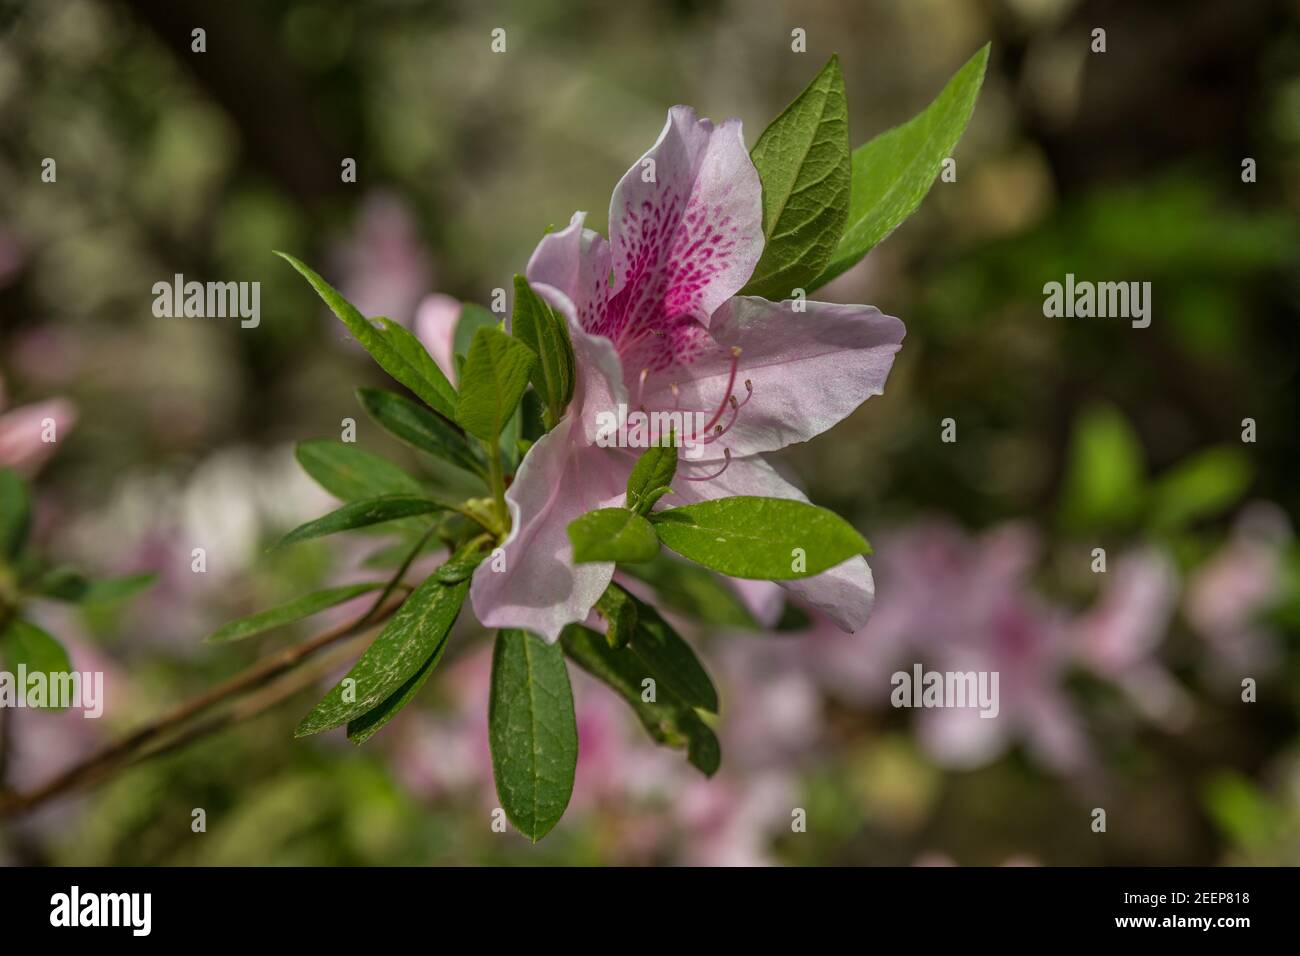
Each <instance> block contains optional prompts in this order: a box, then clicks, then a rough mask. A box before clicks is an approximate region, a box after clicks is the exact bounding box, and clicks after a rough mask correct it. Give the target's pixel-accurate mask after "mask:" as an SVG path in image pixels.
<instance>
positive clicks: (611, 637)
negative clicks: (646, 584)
mask: <svg viewBox="0 0 1300 956" xmlns="http://www.w3.org/2000/svg"><path fill="white" fill-rule="evenodd" d="M636 604H637V602H636V599H635V598H634V597H632V595H630V594H628V593H627V592H626V591H624V590H623V589H622V588H621V587H619V586H618V585H617V584H611V585H610V586H609V587H607V588H605V591H604V593H602V594H601V596H600V597H599V598H598V599H597V601H596V610H597V611H599V612H600V616H601V617H603V618H604V619H605V624H606V629H605V639H606V640H607V641H609V646H610V647H626V646H627V644H628V642H629V641H631V640H632V637H633V636H634V635H635V634H636V621H637V613H636Z"/></svg>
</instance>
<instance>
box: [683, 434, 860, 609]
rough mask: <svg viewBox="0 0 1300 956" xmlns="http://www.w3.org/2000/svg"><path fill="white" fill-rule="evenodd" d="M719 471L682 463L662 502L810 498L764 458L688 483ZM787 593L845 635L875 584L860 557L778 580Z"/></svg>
mask: <svg viewBox="0 0 1300 956" xmlns="http://www.w3.org/2000/svg"><path fill="white" fill-rule="evenodd" d="M716 471H717V465H716V464H715V463H713V462H691V461H687V460H685V459H682V460H681V461H679V462H678V465H677V479H676V480H675V481H674V482H673V494H671V495H668V496H666V497H665V498H664V499H662V501H663V503H664V504H665V505H668V506H671V505H669V502H671V504H672V505H679V504H690V503H692V502H695V501H706V500H708V499H711V498H724V497H728V496H731V495H760V496H763V497H768V498H791V499H794V500H796V501H807V500H808V497H807V496H806V495H805V494H804V493H803V492H802V491H800V490H799V489H798V488H796V487H795V486H794V485H792V484H790V483H789V482H788V481H786V480H785V479H784V478H782V477H781V476H780V475H778V474H777V473H776V471H775V470H774V469H773V468H772V466H771V465H769V464H768V463H767V462H766V461H764V460H763V459H762V458H760V457H758V456H755V457H752V458H733V459H732V460H731V463H730V464H729V465H728V466H727V470H726V471H724V472H723V473H722V474H721V475H718V477H716V478H713V479H711V480H708V481H687V480H684V479H686V478H698V477H702V476H703V475H707V474H711V473H713V472H716ZM776 583H777V584H779V585H780V586H781V587H783V588H785V589H786V590H787V591H789V592H790V593H791V594H794V595H795V596H796V597H798V598H800V599H801V600H803V601H804V602H805V603H807V604H811V605H812V606H813V607H816V608H818V609H820V610H822V611H824V612H825V613H826V615H827V616H828V617H829V618H830V619H831V620H833V621H834V622H835V623H836V624H837V625H839V626H840V627H841V628H843V629H844V630H846V631H850V632H852V631H857V630H859V629H861V628H862V627H863V625H865V624H866V623H867V617H868V616H869V615H870V613H871V605H872V602H873V601H874V600H875V596H876V586H875V582H874V581H873V580H872V577H871V568H870V567H868V566H867V562H866V559H865V558H863V557H862V556H861V555H858V556H857V557H854V558H850V559H849V560H847V561H845V562H844V563H843V564H838V565H836V566H835V567H833V568H831V569H830V570H829V571H823V572H822V573H821V574H815V575H813V576H812V577H810V578H801V579H799V580H797V581H778V582H776Z"/></svg>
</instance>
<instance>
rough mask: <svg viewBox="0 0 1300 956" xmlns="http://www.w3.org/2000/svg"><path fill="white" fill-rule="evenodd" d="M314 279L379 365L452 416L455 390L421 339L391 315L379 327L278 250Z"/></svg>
mask: <svg viewBox="0 0 1300 956" xmlns="http://www.w3.org/2000/svg"><path fill="white" fill-rule="evenodd" d="M276 255H278V256H280V258H282V259H284V260H285V261H286V262H288V263H289V265H291V266H293V267H294V268H295V269H297V270H298V272H299V273H301V274H302V276H303V277H304V278H305V279H306V280H307V281H308V282H310V283H311V286H312V288H313V289H315V290H316V294H317V295H319V296H320V297H321V298H322V299H323V300H324V301H325V304H326V305H328V306H329V307H330V310H331V311H333V313H334V314H335V315H337V316H338V317H339V320H340V321H341V322H342V323H343V324H344V325H345V326H347V328H348V331H349V332H351V333H352V336H353V338H355V339H356V340H357V341H358V342H360V343H361V346H362V348H364V349H365V350H366V351H367V352H369V353H370V355H371V357H372V358H374V360H375V361H376V362H378V363H379V365H380V367H381V368H382V369H383V370H384V371H385V372H387V373H388V374H389V375H391V376H392V377H393V378H395V379H397V381H399V382H401V383H402V384H403V385H405V386H406V387H407V388H409V389H410V390H411V391H412V392H414V393H415V394H416V395H418V396H420V398H421V400H422V401H424V402H425V403H426V404H428V406H429V407H430V408H432V409H433V410H434V411H436V412H438V413H439V414H441V415H445V416H446V417H447V418H449V419H450V418H452V417H453V414H454V412H455V408H456V390H455V389H454V388H452V387H451V383H450V382H448V381H447V376H445V375H443V374H442V370H441V369H439V368H438V363H436V362H435V361H434V360H433V358H432V356H430V355H429V353H428V351H427V350H426V349H425V348H424V346H423V345H421V344H420V340H419V339H417V338H416V337H415V336H414V335H412V334H411V333H410V332H408V331H407V330H406V329H404V328H402V326H400V325H398V324H397V323H396V322H393V321H391V320H390V319H380V320H379V322H380V324H381V327H380V328H376V327H375V326H374V325H373V324H372V323H371V322H369V321H368V320H367V319H366V318H365V316H363V315H362V314H361V313H360V312H358V311H357V310H356V308H355V307H354V306H353V305H352V303H350V302H348V300H347V299H345V298H343V296H341V295H339V294H338V292H337V291H335V290H334V288H333V287H331V286H330V284H329V283H328V282H326V281H325V280H324V279H322V278H321V277H320V276H318V275H317V274H316V273H315V272H313V271H312V270H311V269H310V268H309V267H308V266H306V265H304V264H303V263H302V262H299V261H298V260H297V259H295V258H294V257H293V256H291V255H289V254H288V253H285V252H276Z"/></svg>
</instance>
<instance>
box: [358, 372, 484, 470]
mask: <svg viewBox="0 0 1300 956" xmlns="http://www.w3.org/2000/svg"><path fill="white" fill-rule="evenodd" d="M357 400H358V401H359V402H361V407H362V408H364V409H365V410H366V414H368V415H369V416H370V417H371V418H373V419H374V420H375V422H376V423H378V424H379V426H380V427H381V428H383V429H384V430H385V431H386V432H388V433H389V434H390V435H392V436H394V437H395V438H397V439H398V440H400V441H402V442H405V443H406V444H407V445H410V446H411V447H412V448H415V449H417V450H418V451H422V452H425V453H426V454H430V455H433V456H434V457H435V458H440V459H442V460H443V461H447V462H450V463H451V464H453V465H455V466H456V467H457V468H461V469H463V470H465V471H468V472H472V473H474V474H478V475H481V474H483V469H484V464H483V461H482V460H481V459H480V458H479V457H478V456H477V455H476V454H475V453H474V450H473V449H472V448H471V447H470V445H469V443H468V442H466V441H465V436H464V434H463V433H461V432H460V431H459V430H458V429H457V428H455V427H454V426H453V425H451V424H450V423H449V422H448V421H447V420H446V419H444V418H443V417H442V416H440V415H435V414H433V412H431V411H429V410H428V409H427V408H425V407H424V406H423V405H417V404H416V403H415V402H412V401H409V400H408V399H405V398H403V397H402V396H401V395H398V394H396V393H394V392H389V391H387V390H385V389H382V388H359V389H357Z"/></svg>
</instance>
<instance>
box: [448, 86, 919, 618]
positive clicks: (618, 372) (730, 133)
mask: <svg viewBox="0 0 1300 956" xmlns="http://www.w3.org/2000/svg"><path fill="white" fill-rule="evenodd" d="M650 161H653V162H650ZM651 171H653V175H651V174H650V173H651ZM647 179H649V180H651V181H650V182H646V181H645V180H647ZM584 217H585V214H584V213H576V214H575V215H574V217H573V219H572V221H571V222H570V224H569V226H568V228H566V229H564V230H562V231H560V232H557V233H554V234H552V235H549V236H546V237H545V238H544V239H543V240H542V241H541V243H540V244H539V245H538V247H537V250H536V251H535V252H534V253H533V256H532V259H531V260H530V262H529V264H528V270H527V274H528V279H529V281H530V282H531V283H532V284H533V286H534V288H535V289H536V290H537V292H538V294H539V295H541V296H543V297H544V298H545V299H546V300H547V301H548V302H549V303H550V304H551V306H552V307H554V308H555V309H556V310H557V311H558V312H560V313H561V314H563V315H564V316H565V317H566V318H567V320H568V323H569V328H570V332H571V338H572V340H573V349H574V355H575V359H576V363H577V384H576V388H575V391H574V396H573V400H572V401H571V403H570V405H569V409H568V412H567V414H566V415H565V416H564V418H563V419H562V420H561V421H560V422H559V423H558V424H557V425H556V426H555V428H553V429H552V430H551V431H550V432H549V433H547V434H546V435H545V436H544V437H543V438H541V439H540V440H539V441H538V442H537V444H536V445H534V446H533V447H532V449H531V450H530V451H529V453H528V455H527V456H526V457H525V459H524V461H523V463H522V465H521V466H520V468H519V471H518V473H517V474H516V476H515V480H514V483H513V484H512V485H511V487H510V489H509V491H508V492H507V495H506V501H507V504H508V506H509V509H510V513H511V517H512V519H513V526H512V528H511V531H510V534H509V536H508V537H507V538H506V540H505V542H504V544H503V548H504V552H505V559H506V568H505V570H504V571H494V570H493V568H492V564H493V563H492V562H488V563H485V564H484V565H482V566H480V568H479V570H478V572H477V573H476V574H475V577H474V583H473V587H472V589H471V599H472V601H473V605H474V610H475V612H476V614H477V615H478V618H479V620H480V621H482V622H483V624H484V625H486V626H488V627H518V628H526V629H528V630H531V631H535V632H537V633H539V634H542V635H545V636H546V638H547V639H549V640H555V639H556V638H557V637H558V635H559V633H560V630H561V629H562V628H563V627H564V626H565V625H566V624H569V623H571V622H574V621H582V620H584V619H585V618H586V617H587V614H588V612H589V611H590V609H591V607H592V606H593V605H594V604H595V602H596V600H597V598H598V597H599V596H600V594H601V593H602V592H603V591H604V590H605V587H606V586H607V585H608V584H609V581H610V578H611V575H612V574H613V570H614V568H613V565H612V564H607V563H592V564H581V565H574V564H573V563H572V560H571V558H572V550H571V547H570V544H569V539H568V535H567V533H566V529H567V527H568V524H569V522H570V521H572V520H573V519H575V518H577V517H578V516H579V515H581V514H583V513H584V512H587V511H590V510H592V509H594V508H601V507H607V506H611V505H616V504H620V503H621V502H622V500H623V496H624V492H625V486H626V480H627V476H628V473H629V472H630V470H631V468H632V466H633V464H634V463H635V461H636V457H637V454H636V450H634V449H617V448H604V447H600V446H599V445H598V444H597V436H598V434H599V424H598V416H599V415H600V413H602V412H605V413H610V412H615V411H616V409H617V407H618V406H619V405H620V404H621V405H624V406H626V407H627V408H629V409H633V410H635V409H642V408H643V409H645V410H646V411H647V412H652V413H653V412H656V411H663V412H671V411H681V412H687V413H689V412H698V413H701V414H702V415H703V416H705V417H706V420H707V428H706V429H705V431H706V432H707V433H708V438H707V442H706V443H705V444H703V445H702V449H703V454H702V456H701V457H698V458H696V459H693V460H687V459H685V458H683V459H682V460H681V462H680V464H679V467H678V476H677V480H676V481H675V482H674V484H673V488H674V492H675V494H673V495H671V496H669V498H670V499H671V502H672V503H673V504H678V505H680V504H687V503H690V502H694V501H700V500H704V499H707V498H717V497H723V496H730V495H765V496H769V497H778V498H794V499H800V500H806V499H804V496H803V495H802V493H801V492H800V491H799V490H798V489H796V488H795V487H794V486H793V485H791V484H790V483H788V482H787V481H785V480H784V479H782V478H781V477H780V476H778V475H777V473H776V472H775V471H774V470H773V469H772V468H771V466H770V465H768V464H767V462H766V461H764V459H763V457H762V455H763V454H764V453H766V452H772V451H776V450H778V449H780V448H783V447H785V446H786V445H790V444H793V443H795V442H801V441H806V440H808V439H810V438H812V437H813V436H815V435H818V434H820V433H821V432H823V431H825V430H827V429H828V428H830V427H831V426H832V425H834V424H836V423H837V422H839V421H840V420H841V419H843V418H844V417H845V416H847V415H848V414H849V413H850V412H852V411H853V410H854V409H856V408H857V407H858V406H859V405H861V404H862V403H863V402H864V401H865V400H866V399H868V398H869V397H871V396H872V395H876V394H879V393H880V392H881V391H882V390H883V388H884V384H885V379H886V377H887V376H888V374H889V369H890V366H891V365H892V364H893V357H894V354H895V353H896V352H897V351H898V349H899V347H900V345H901V343H902V339H903V334H904V330H903V324H902V323H901V322H900V321H899V320H898V319H895V318H892V317H890V316H886V315H882V314H881V313H880V312H879V311H878V310H877V309H875V308H872V307H870V306H858V305H831V304H826V303H821V302H806V303H803V302H800V303H796V302H792V301H786V302H782V303H774V302H768V301H766V300H764V299H759V298H754V297H749V296H737V295H736V293H737V292H739V291H740V289H741V288H742V287H743V286H744V284H745V282H746V281H747V280H748V279H749V277H750V275H751V273H752V272H753V269H754V266H755V265H756V264H757V262H758V259H759V256H760V255H761V254H762V250H763V232H762V187H761V186H760V184H759V179H758V173H757V171H756V170H755V169H754V166H753V163H752V162H751V161H750V159H749V154H748V152H747V151H746V149H745V144H744V140H743V139H742V136H741V126H740V122H739V121H737V120H728V121H727V122H725V123H722V124H720V125H716V126H715V125H714V124H713V123H711V122H710V121H708V120H702V119H698V118H697V117H696V115H695V112H694V111H693V110H691V109H690V108H688V107H684V106H677V107H673V108H672V109H671V110H670V111H669V114H668V122H667V124H666V125H665V126H664V129H663V132H662V133H661V134H660V137H659V140H658V141H657V142H656V143H655V145H654V146H652V147H651V148H650V150H649V152H647V153H646V154H645V156H644V157H643V158H642V159H641V160H638V161H637V163H636V164H635V165H633V166H632V168H631V169H630V170H629V171H628V172H627V174H626V175H625V176H624V177H623V179H622V181H621V182H620V183H619V184H618V186H617V187H616V188H615V190H614V194H613V197H612V199H611V201H610V216H609V221H610V240H609V241H608V242H606V240H605V239H604V238H602V237H601V236H599V235H598V234H596V233H595V232H593V231H592V230H589V229H585V228H584V227H583V221H584ZM611 272H612V274H613V280H612V282H611V281H610V275H611ZM800 307H803V308H800ZM662 504H663V505H665V506H666V505H668V504H669V501H668V500H665V501H664V502H662ZM784 586H785V587H786V588H787V589H788V590H789V591H790V592H792V593H794V594H796V595H798V596H800V597H801V598H803V600H805V601H806V602H807V603H809V604H812V605H813V606H815V607H819V608H821V609H823V610H824V611H825V612H826V613H827V614H829V615H830V616H831V617H832V618H833V619H834V620H835V621H836V622H837V623H838V624H839V625H840V626H841V627H844V628H846V629H848V630H856V629H857V628H859V627H861V626H862V624H863V623H864V622H865V620H866V617H867V614H868V612H869V610H870V606H871V601H872V598H873V596H874V586H873V584H872V579H871V571H870V569H869V568H868V567H867V563H866V561H865V560H864V559H863V558H861V557H857V558H853V559H851V560H849V561H846V562H844V563H843V564H841V565H839V566H838V567H835V568H832V569H831V570H829V571H826V572H824V573H822V574H820V575H817V576H815V577H812V578H806V579H803V580H799V581H790V582H784Z"/></svg>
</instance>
